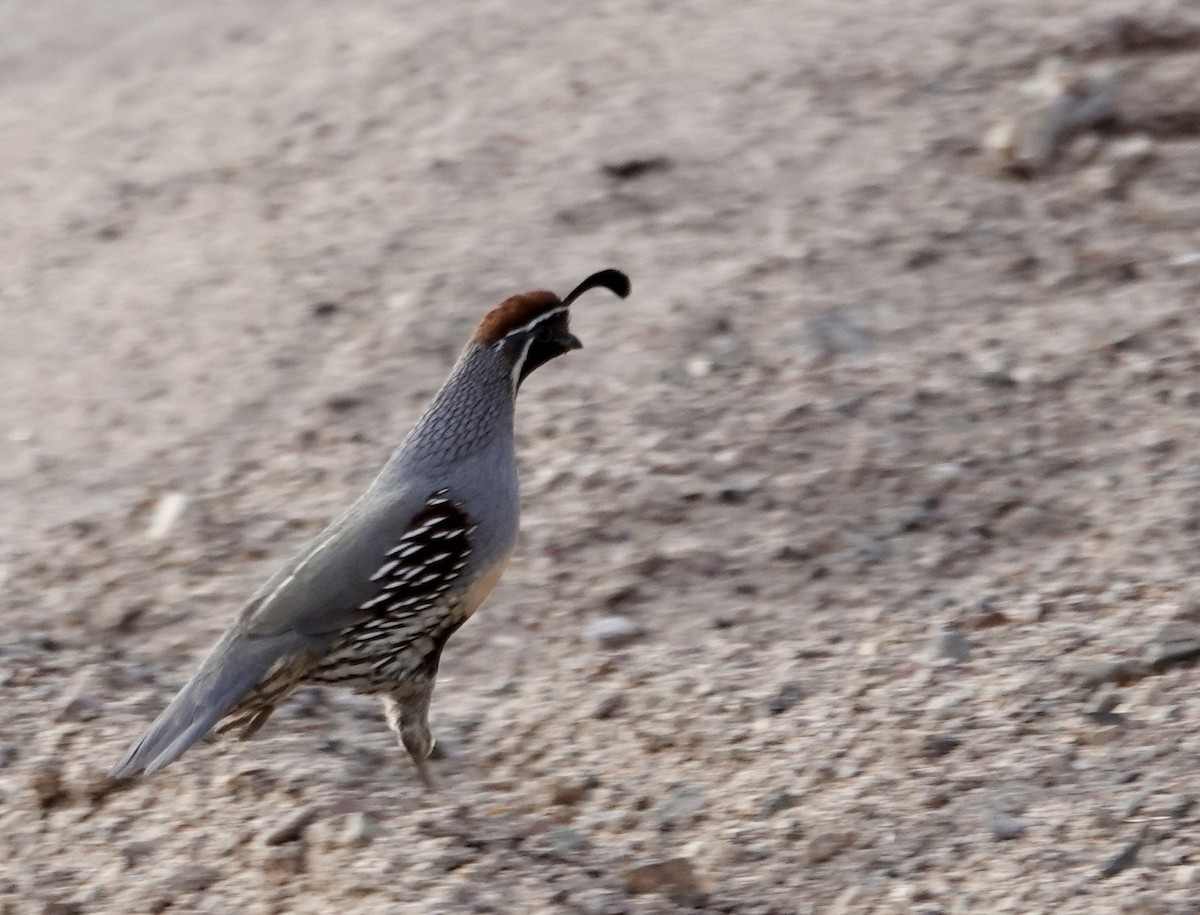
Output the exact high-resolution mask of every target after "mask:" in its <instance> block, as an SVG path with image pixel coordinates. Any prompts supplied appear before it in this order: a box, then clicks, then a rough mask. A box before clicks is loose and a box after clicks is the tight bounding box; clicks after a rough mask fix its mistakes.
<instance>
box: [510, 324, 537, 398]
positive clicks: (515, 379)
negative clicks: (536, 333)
mask: <svg viewBox="0 0 1200 915" xmlns="http://www.w3.org/2000/svg"><path fill="white" fill-rule="evenodd" d="M531 346H533V337H530V338H529V339H528V340H526V341H525V342H524V343H523V344H522V345H521V355H520V356H519V357H517V361H516V362H514V363H513V367H512V386H513V393H514V394H515V393H516V391H517V385H519V384H520V383H521V368H522V367H523V366H524V365H525V357H527V356H528V355H529V347H531Z"/></svg>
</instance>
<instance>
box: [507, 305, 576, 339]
mask: <svg viewBox="0 0 1200 915" xmlns="http://www.w3.org/2000/svg"><path fill="white" fill-rule="evenodd" d="M566 310H567V308H566V306H565V305H564V306H563V307H561V308H552V309H550V310H549V311H548V312H546V313H545V314H541V315H538V316H537V317H536V318H534V319H533V320H532V321H530V322H529V323H528V324H523V325H521V326H520V327H514V328H513V329H512V330H510V331H509V332H508V333H506V334H505V335H504V336H503V337H501V338H500V339H501V340H507V339H508V338H509V337H515V336H516V335H517V334H523V333H527V332H528V331H530V330H533V328H535V327H537V326H538V325H539V324H541V323H542V322H543V321H549V320H550V319H551V318H554V317H557V316H558V315H561V314H565V313H566Z"/></svg>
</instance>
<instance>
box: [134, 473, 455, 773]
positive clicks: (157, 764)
mask: <svg viewBox="0 0 1200 915" xmlns="http://www.w3.org/2000/svg"><path fill="white" fill-rule="evenodd" d="M369 495H370V494H369V493H368V497H369ZM368 497H364V499H363V500H360V502H359V503H356V504H355V506H353V507H352V508H351V510H350V511H348V512H347V513H346V514H345V515H343V516H342V518H340V519H338V521H335V522H334V523H333V524H332V525H330V527H329V528H327V529H326V530H325V532H323V533H322V534H321V536H319V537H318V538H317V539H316V540H315V541H314V542H313V543H312V544H311V545H310V546H309V548H308V549H307V550H305V551H304V552H302V553H301V554H300V555H299V556H297V557H296V558H295V559H293V560H292V562H290V563H288V564H287V565H286V566H284V568H283V569H282V570H280V572H278V573H277V574H276V575H275V576H273V577H272V578H271V580H270V581H268V582H267V584H266V585H264V586H263V587H262V588H260V589H259V591H258V593H256V594H255V596H254V597H253V598H252V599H251V600H250V602H249V604H247V606H246V607H245V608H244V609H243V610H242V612H241V614H239V617H238V620H237V622H236V623H235V624H234V625H233V626H232V627H230V629H229V630H228V631H227V632H226V633H225V634H224V635H223V636H222V637H221V640H220V641H219V642H218V643H217V644H216V646H214V648H213V650H212V651H210V652H209V654H208V656H207V657H206V658H205V659H204V662H203V663H202V664H201V665H200V669H199V670H198V671H197V672H196V673H195V675H193V677H192V678H191V680H189V681H188V683H187V684H186V685H185V686H184V687H183V689H181V690H180V691H179V693H178V694H177V695H176V696H175V698H174V699H173V700H171V703H170V704H169V705H168V706H167V707H166V709H164V710H163V712H162V713H161V714H160V715H159V716H158V718H156V719H155V721H154V723H153V724H151V725H150V727H149V728H148V729H147V730H146V732H145V733H144V734H143V735H142V736H141V737H140V738H138V740H136V741H135V742H134V743H133V744H132V746H130V748H129V750H128V751H127V752H126V754H125V756H124V757H123V758H122V760H121V761H120V762H119V763H118V764H117V766H116V767H115V768H114V769H113V771H112V773H111V774H112V777H114V778H125V777H128V776H131V775H135V774H137V773H138V772H143V771H144V772H146V774H151V773H153V772H156V771H158V770H159V769H162V768H163V767H164V766H166V765H167V764H169V763H170V762H172V761H173V760H175V759H177V758H178V757H179V756H180V755H182V754H183V753H184V751H186V750H187V749H188V748H189V747H190V746H192V745H193V744H195V743H196V741H198V740H200V739H201V738H202V737H203V736H204V735H205V734H207V733H208V732H209V731H210V730H212V728H213V727H214V726H215V725H216V724H217V723H218V722H219V721H220V720H221V719H222V718H224V717H225V716H226V715H227V714H228V713H229V712H230V711H231V710H232V709H234V708H235V707H236V706H237V705H238V703H239V702H240V701H241V700H242V699H244V698H245V697H246V696H247V695H248V694H250V693H252V692H253V691H254V690H255V689H256V688H258V687H259V686H260V685H261V684H262V683H263V682H264V681H266V680H268V679H270V678H271V676H272V675H273V673H274V672H278V671H280V670H282V669H287V668H291V669H293V670H295V671H296V672H297V674H299V673H300V671H301V670H302V669H303V668H306V667H308V666H309V665H311V664H312V663H314V662H317V661H318V660H319V659H320V658H321V656H322V655H323V654H324V653H325V651H326V650H327V649H328V647H329V645H330V644H331V643H332V642H333V640H334V638H335V636H336V635H337V634H338V633H341V632H344V631H346V630H347V629H348V628H351V627H354V626H356V625H358V624H362V623H371V622H372V621H373V619H374V618H378V617H381V616H382V615H384V614H387V613H391V614H392V615H393V616H395V615H396V614H397V613H399V614H401V615H409V614H416V613H419V612H420V611H421V609H422V608H425V607H427V606H429V605H430V604H431V603H433V602H435V601H436V600H438V599H440V598H441V596H442V595H443V594H445V592H446V591H447V590H449V589H451V588H452V587H454V585H455V583H456V582H457V580H458V579H460V578H461V574H462V570H463V568H464V567H465V566H466V564H467V561H468V559H469V557H470V552H471V550H470V534H471V528H470V525H469V522H468V521H467V519H466V517H465V515H464V514H463V513H462V511H461V510H460V509H459V508H458V506H456V505H455V504H454V503H453V502H452V501H451V500H450V499H449V498H448V497H447V495H446V493H445V492H444V491H441V492H434V493H431V494H429V495H427V496H425V497H423V498H422V499H421V500H420V501H418V502H417V503H416V504H417V510H416V511H412V510H409V511H407V512H405V511H403V510H401V511H400V512H397V511H396V510H395V509H396V504H395V502H394V501H393V502H391V503H390V505H389V506H388V507H389V509H390V510H378V509H374V507H373V506H372V503H371V500H370V498H368ZM402 554H403V555H402Z"/></svg>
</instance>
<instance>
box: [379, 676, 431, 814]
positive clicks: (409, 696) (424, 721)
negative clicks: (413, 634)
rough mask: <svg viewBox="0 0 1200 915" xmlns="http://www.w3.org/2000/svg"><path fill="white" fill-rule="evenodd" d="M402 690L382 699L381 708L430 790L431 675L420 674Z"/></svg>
mask: <svg viewBox="0 0 1200 915" xmlns="http://www.w3.org/2000/svg"><path fill="white" fill-rule="evenodd" d="M405 687H406V688H405V689H404V690H403V691H401V692H395V693H392V694H391V695H389V696H386V697H385V698H384V700H383V712H384V715H385V716H386V717H387V722H388V725H389V726H390V727H391V729H392V730H393V731H395V732H396V734H397V735H398V736H399V738H400V743H401V744H403V745H404V749H406V750H407V751H408V755H409V756H411V757H412V761H413V763H414V764H415V765H416V767H417V774H418V775H420V776H421V781H422V782H424V784H425V787H426V788H427V789H428V790H429V791H437V782H436V781H435V780H434V777H433V771H432V770H431V769H430V766H429V754H430V753H431V752H432V751H433V744H434V738H433V732H432V731H431V730H430V729H429V703H430V700H432V698H433V678H432V677H431V678H428V679H425V678H421V679H420V680H419V681H418V682H416V683H408V684H406V685H405Z"/></svg>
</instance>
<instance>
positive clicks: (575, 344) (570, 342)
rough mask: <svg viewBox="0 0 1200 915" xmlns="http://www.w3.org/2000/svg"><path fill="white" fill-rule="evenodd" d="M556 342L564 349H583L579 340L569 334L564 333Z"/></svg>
mask: <svg viewBox="0 0 1200 915" xmlns="http://www.w3.org/2000/svg"><path fill="white" fill-rule="evenodd" d="M558 342H559V343H561V344H562V345H563V348H564V349H567V350H573V349H583V344H582V343H580V342H579V338H578V337H576V336H575V335H574V334H572V333H570V332H565V333H563V335H562V336H561V337H559V338H558Z"/></svg>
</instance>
